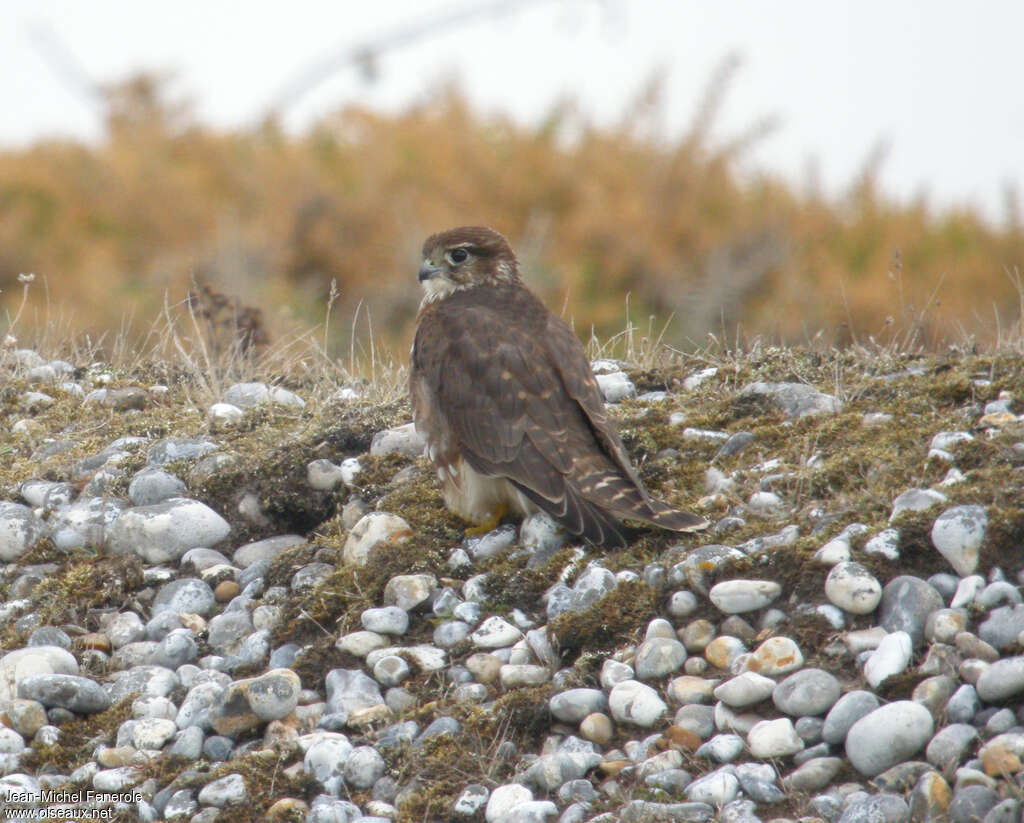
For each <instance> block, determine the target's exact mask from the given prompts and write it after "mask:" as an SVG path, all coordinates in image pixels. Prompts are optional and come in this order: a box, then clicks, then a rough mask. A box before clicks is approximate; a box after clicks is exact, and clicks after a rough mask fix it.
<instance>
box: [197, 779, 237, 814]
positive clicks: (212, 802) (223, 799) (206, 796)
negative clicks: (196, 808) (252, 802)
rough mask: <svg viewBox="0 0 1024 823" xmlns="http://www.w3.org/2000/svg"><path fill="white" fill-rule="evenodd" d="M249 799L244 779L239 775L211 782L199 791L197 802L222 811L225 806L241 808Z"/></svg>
mask: <svg viewBox="0 0 1024 823" xmlns="http://www.w3.org/2000/svg"><path fill="white" fill-rule="evenodd" d="M248 799H249V793H248V792H247V791H246V788H245V779H244V778H243V777H242V775H240V774H229V775H225V776H224V777H220V778H218V779H217V780H211V781H210V782H209V783H207V784H206V785H205V786H203V788H202V789H200V791H199V802H200V803H202V804H203V805H205V806H215V807H216V808H218V809H222V808H224V807H225V806H241V805H242V804H243V803H245V801H246V800H248Z"/></svg>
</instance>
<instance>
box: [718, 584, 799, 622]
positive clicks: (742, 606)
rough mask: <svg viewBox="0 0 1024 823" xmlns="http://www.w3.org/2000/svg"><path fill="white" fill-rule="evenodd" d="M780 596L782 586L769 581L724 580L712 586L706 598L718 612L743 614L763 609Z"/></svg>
mask: <svg viewBox="0 0 1024 823" xmlns="http://www.w3.org/2000/svg"><path fill="white" fill-rule="evenodd" d="M780 594H782V586H780V585H779V584H778V583H775V582H773V581H771V580H725V581H723V582H721V583H717V584H715V585H714V586H712V588H711V591H710V592H708V598H709V599H710V600H711V602H712V603H714V604H715V605H716V606H717V607H718V609H719V611H723V612H725V613H726V614H743V613H744V612H752V611H756V610H757V609H763V608H765V607H766V606H769V605H771V603H772V602H773V601H774V600H775V599H776V598H777V597H778V596H779V595H780Z"/></svg>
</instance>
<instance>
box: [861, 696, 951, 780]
mask: <svg viewBox="0 0 1024 823" xmlns="http://www.w3.org/2000/svg"><path fill="white" fill-rule="evenodd" d="M933 729H934V723H933V721H932V716H931V713H930V712H929V711H928V710H927V709H926V708H925V707H924V706H922V705H921V704H920V703H914V702H913V701H911V700H897V701H895V702H893V703H889V704H887V705H885V706H881V707H879V708H877V709H875V710H874V711H872V712H870V713H869V714H867V715H865V716H864V717H862V718H860V719H859V720H858V721H857V722H856V723H854V724H853V726H852V727H851V728H850V730H849V732H848V733H847V735H846V756H847V758H849V760H850V763H851V764H852V765H853V767H854V768H855V769H857V771H859V772H860V773H861V774H863V775H865V776H867V777H874V776H875V775H877V774H880V773H881V772H883V771H885V770H886V769H888V768H889V767H890V766H895V765H896V764H897V763H902V762H903V761H905V760H907V759H908V758H909V757H910V756H911V755H913V754H915V753H916V752H918V751H920V750H921V748H923V747H924V745H925V743H926V742H927V741H928V740H929V739H930V738H931V736H932V731H933Z"/></svg>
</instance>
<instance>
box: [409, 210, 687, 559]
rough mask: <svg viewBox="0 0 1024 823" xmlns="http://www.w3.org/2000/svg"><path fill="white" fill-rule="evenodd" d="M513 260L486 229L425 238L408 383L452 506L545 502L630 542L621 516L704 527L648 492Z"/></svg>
mask: <svg viewBox="0 0 1024 823" xmlns="http://www.w3.org/2000/svg"><path fill="white" fill-rule="evenodd" d="M518 269H519V264H518V261H517V260H516V257H515V254H514V253H513V252H512V249H511V248H510V247H509V244H508V242H507V241H506V240H505V238H504V237H502V236H501V235H500V234H498V233H497V232H495V231H492V230H491V229H487V228H482V227H475V226H470V227H463V228H458V229H452V230H451V231H447V232H443V233H441V234H435V235H433V236H431V237H429V238H427V241H426V242H425V243H424V245H423V265H422V266H421V268H420V272H419V279H420V282H421V283H422V284H423V287H424V290H425V292H426V294H425V296H424V298H423V302H422V304H421V305H420V310H419V315H418V316H417V324H418V325H417V329H416V337H415V340H414V342H413V348H412V364H411V369H410V374H409V389H410V397H411V402H412V409H413V419H414V420H415V423H416V428H417V430H418V431H420V432H421V433H422V434H423V435H424V437H425V438H426V440H427V450H428V453H429V455H430V457H431V459H432V460H433V461H434V463H435V465H436V466H437V472H438V477H439V478H440V480H441V485H442V490H443V492H444V498H445V502H446V503H447V505H448V507H449V508H450V509H452V510H453V511H455V512H456V513H457V514H459V515H461V516H462V517H464V518H466V519H468V520H472V521H475V522H482V521H486V520H487V519H488V518H489V517H492V516H493V514H494V513H495V512H496V511H499V510H500V509H501V508H502V507H510V508H512V509H518V510H519V511H521V512H523V513H529V512H531V511H536V510H537V509H542V510H544V511H546V512H547V513H548V514H550V515H551V516H552V517H554V518H555V519H556V520H558V521H559V522H560V523H562V524H563V525H564V526H565V528H566V529H567V530H568V531H570V532H571V533H573V534H575V535H581V536H583V537H584V538H586V539H587V540H589V541H591V542H593V543H596V544H599V545H607V546H624V545H625V544H626V535H627V530H626V529H625V528H624V527H623V525H622V522H621V521H622V520H623V519H628V520H637V521H641V522H644V523H648V524H652V525H655V526H660V527H661V528H665V529H670V530H673V531H679V532H689V531H696V530H698V529H702V528H704V527H705V526H706V525H707V522H706V521H705V520H704V519H703V518H701V517H698V516H697V515H694V514H690V513H689V512H683V511H677V510H675V509H673V508H671V507H670V506H668V505H667V504H666V503H663V502H662V501H660V500H657V499H655V498H652V497H651V496H650V495H649V494H648V493H647V491H646V490H645V489H644V487H643V485H642V484H641V482H640V478H639V477H638V476H637V473H636V471H635V470H634V468H633V466H632V465H631V464H630V461H629V457H628V455H627V454H626V450H625V449H624V448H623V445H622V441H621V440H620V439H619V435H618V433H617V432H616V431H615V428H614V426H613V425H612V423H611V422H610V420H609V419H608V415H607V413H606V411H605V407H604V400H603V398H602V396H601V392H600V389H599V388H598V385H597V380H596V379H595V378H594V374H593V372H592V371H591V368H590V363H589V361H588V360H587V357H586V354H585V353H584V351H583V347H582V346H581V345H580V342H579V340H578V339H577V338H576V335H575V334H573V332H572V330H571V329H570V328H569V327H568V326H567V325H566V324H565V322H564V321H562V320H561V318H559V317H556V316H555V315H553V314H552V313H551V312H550V311H548V310H547V308H546V307H545V306H544V304H543V303H541V302H540V300H538V299H537V298H536V297H535V296H534V295H533V294H532V293H531V292H530V291H529V290H528V289H527V288H526V286H525V285H523V283H522V281H521V280H520V279H519V273H518Z"/></svg>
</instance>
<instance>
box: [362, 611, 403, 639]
mask: <svg viewBox="0 0 1024 823" xmlns="http://www.w3.org/2000/svg"><path fill="white" fill-rule="evenodd" d="M360 620H361V621H362V624H363V628H364V629H366V630H367V631H371V632H377V633H378V634H390V635H402V634H405V633H406V631H408V629H409V613H408V612H407V611H405V609H401V608H399V607H398V606H383V607H380V608H372V609H366V610H365V611H364V612H363V613H362V614H361V615H360Z"/></svg>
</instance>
